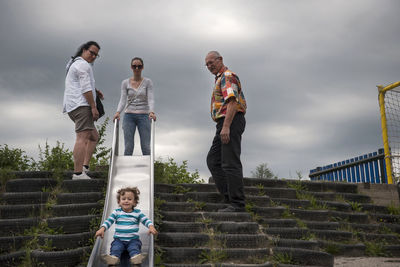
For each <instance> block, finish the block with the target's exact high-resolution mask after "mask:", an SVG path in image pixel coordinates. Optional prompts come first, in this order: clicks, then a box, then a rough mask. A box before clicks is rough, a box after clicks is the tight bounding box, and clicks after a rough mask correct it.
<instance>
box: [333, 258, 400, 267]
mask: <svg viewBox="0 0 400 267" xmlns="http://www.w3.org/2000/svg"><path fill="white" fill-rule="evenodd" d="M334 266H335V267H358V266H360V267H399V266H400V258H374V257H357V258H348V257H335V264H334Z"/></svg>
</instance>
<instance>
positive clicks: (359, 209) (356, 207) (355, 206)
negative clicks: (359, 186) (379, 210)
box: [346, 201, 362, 212]
mask: <svg viewBox="0 0 400 267" xmlns="http://www.w3.org/2000/svg"><path fill="white" fill-rule="evenodd" d="M346 202H347V203H349V205H350V206H351V209H352V210H353V211H355V212H362V206H361V204H360V203H358V202H355V201H346Z"/></svg>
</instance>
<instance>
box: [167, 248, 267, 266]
mask: <svg viewBox="0 0 400 267" xmlns="http://www.w3.org/2000/svg"><path fill="white" fill-rule="evenodd" d="M160 248H161V249H162V250H163V251H164V253H163V255H162V262H163V263H164V264H171V263H173V264H184V263H187V264H191V263H194V262H196V263H197V262H199V261H201V260H202V259H204V260H207V257H214V258H218V259H220V261H219V262H220V263H223V262H236V263H241V264H243V263H249V261H250V260H249V259H251V258H252V259H253V260H254V259H257V258H258V259H262V258H265V257H267V256H268V255H269V249H268V248H250V249H244V248H231V249H215V250H212V252H211V250H210V249H209V248H204V247H203V248H194V247H178V248H173V247H160Z"/></svg>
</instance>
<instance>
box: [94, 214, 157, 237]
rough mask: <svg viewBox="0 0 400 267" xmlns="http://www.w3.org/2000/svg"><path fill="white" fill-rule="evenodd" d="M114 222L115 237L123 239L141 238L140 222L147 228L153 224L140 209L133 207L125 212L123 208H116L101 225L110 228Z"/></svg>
mask: <svg viewBox="0 0 400 267" xmlns="http://www.w3.org/2000/svg"><path fill="white" fill-rule="evenodd" d="M114 222H115V233H114V238H119V239H120V240H122V241H129V240H131V239H136V238H139V223H140V222H141V223H142V224H143V225H144V226H146V227H147V228H149V226H150V225H153V223H152V222H151V220H150V219H149V218H147V217H146V215H144V214H143V213H142V212H141V211H140V209H133V211H131V212H125V211H124V210H123V209H122V208H118V209H115V210H114V211H113V212H112V213H111V215H110V217H108V219H107V220H105V222H104V223H103V224H102V225H101V226H102V227H105V228H106V230H108V229H109V228H110V227H111V225H112V224H113V223H114Z"/></svg>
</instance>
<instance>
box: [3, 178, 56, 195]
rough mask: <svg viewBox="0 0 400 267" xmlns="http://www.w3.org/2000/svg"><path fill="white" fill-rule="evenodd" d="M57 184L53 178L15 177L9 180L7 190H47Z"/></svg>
mask: <svg viewBox="0 0 400 267" xmlns="http://www.w3.org/2000/svg"><path fill="white" fill-rule="evenodd" d="M56 186H57V180H55V179H52V178H32V179H13V180H10V181H8V182H7V184H6V192H46V190H49V189H51V188H54V187H56Z"/></svg>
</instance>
